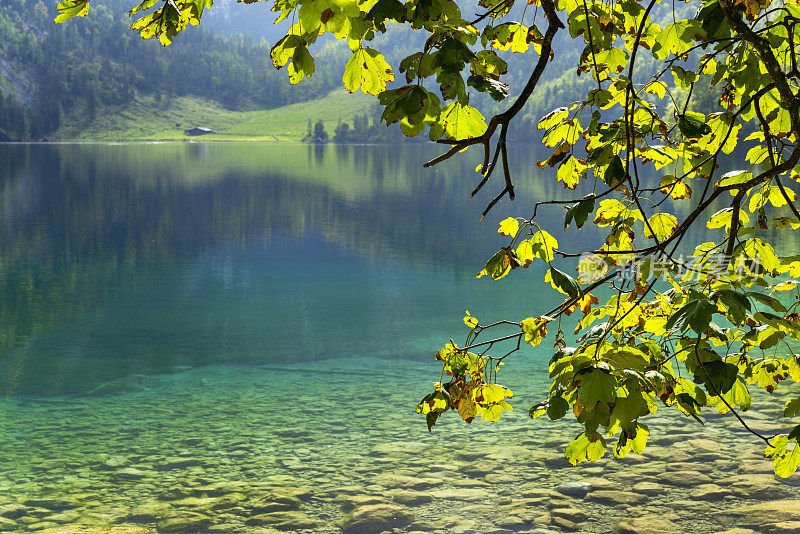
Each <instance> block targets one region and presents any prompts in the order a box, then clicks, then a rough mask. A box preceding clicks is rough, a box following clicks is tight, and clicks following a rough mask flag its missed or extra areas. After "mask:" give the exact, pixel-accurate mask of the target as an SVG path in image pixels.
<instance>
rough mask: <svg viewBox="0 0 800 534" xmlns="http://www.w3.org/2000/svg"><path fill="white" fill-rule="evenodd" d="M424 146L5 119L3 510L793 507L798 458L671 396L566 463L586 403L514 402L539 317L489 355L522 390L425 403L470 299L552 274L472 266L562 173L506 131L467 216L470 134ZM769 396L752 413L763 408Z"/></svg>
mask: <svg viewBox="0 0 800 534" xmlns="http://www.w3.org/2000/svg"><path fill="white" fill-rule="evenodd" d="M437 149H438V147H436V146H433V145H397V146H391V147H386V146H333V145H330V146H308V145H299V144H298V145H289V144H286V145H283V144H280V145H279V144H274V145H260V144H227V143H186V144H134V145H0V228H1V229H2V230H1V231H0V353H1V354H0V392H2V397H0V531H2V530H8V531H21V532H24V531H44V532H61V533H73V532H74V533H78V532H115V533H118V534H125V533H127V534H137V533H146V532H200V531H210V532H221V533H225V532H234V533H235V532H264V533H267V532H304V533H316V532H320V533H328V532H330V533H337V532H342V529H344V530H345V532H347V533H348V534H358V533H364V534H369V533H372V532H374V533H375V534H377V533H378V532H381V531H392V529H395V530H394V531H395V532H415V533H420V532H435V533H439V534H444V533H454V534H455V533H462V534H466V533H468V532H475V533H490V532H491V533H497V534H499V533H507V532H540V533H548V532H570V531H587V532H609V531H612V530H614V529H616V530H617V531H618V532H640V533H646V532H670V531H674V532H685V531H688V530H693V531H696V532H717V531H722V530H725V529H726V528H733V527H735V526H747V527H751V528H754V529H756V530H762V529H767V528H772V527H768V525H772V524H773V523H776V522H779V521H783V520H788V519H792V520H795V519H800V504H799V503H800V501H798V500H796V499H800V488H799V487H798V485H799V484H800V482H798V481H797V480H796V478H797V477H795V479H790V480H788V481H782V480H779V479H776V478H775V477H774V476H773V475H772V474H771V472H772V468H771V464H770V463H769V461H767V460H764V459H763V458H762V457H761V452H762V450H763V447H760V446H759V443H758V442H756V441H755V440H753V439H752V438H751V437H749V436H748V435H747V434H744V433H743V432H740V431H739V430H738V429H736V428H735V427H733V425H731V424H730V422H729V421H728V420H727V419H725V420H723V419H722V418H721V417H719V416H714V414H710V415H709V417H708V421H707V424H706V425H705V426H704V427H701V426H700V425H699V424H697V423H695V422H693V421H692V420H686V419H683V418H682V417H680V416H677V415H675V414H672V413H669V414H662V410H660V411H659V412H658V413H657V414H655V415H654V416H653V417H651V418H649V419H648V423H649V424H650V425H651V443H652V446H649V447H648V449H646V451H645V455H644V456H641V457H639V456H636V455H633V456H632V457H628V458H626V459H625V460H623V461H615V460H614V459H613V458H610V459H609V458H605V459H603V460H602V461H600V462H597V463H595V464H580V465H579V466H576V467H570V466H569V464H568V463H567V462H566V460H565V459H564V455H563V449H564V446H565V445H566V444H567V443H568V442H569V441H570V440H571V439H572V438H574V436H575V435H576V434H578V433H579V432H580V426H579V425H578V424H577V423H574V422H566V421H563V422H559V423H557V424H556V423H550V422H543V421H540V420H531V419H530V418H529V417H528V416H527V411H528V408H529V407H530V406H531V405H532V404H534V403H536V402H538V401H539V400H542V399H543V398H544V397H545V396H546V395H547V388H548V385H549V384H548V379H547V361H548V359H549V358H550V356H551V355H552V352H553V349H552V348H551V347H550V346H549V343H543V344H542V345H540V346H539V347H537V348H536V349H530V348H529V349H528V350H523V351H522V352H521V353H520V354H518V355H516V356H514V357H513V360H511V361H509V365H507V367H506V368H504V369H503V370H501V372H500V377H499V379H498V381H499V382H501V383H503V384H504V385H507V386H509V387H510V388H511V389H512V390H514V392H515V393H516V396H515V397H514V399H512V401H513V402H512V404H513V406H514V407H515V410H516V411H515V412H513V413H509V414H507V415H505V416H504V417H503V419H501V421H500V422H499V423H495V424H490V423H487V422H484V421H475V422H474V423H473V424H471V425H466V424H464V423H463V422H462V421H460V420H459V419H458V417H457V416H456V415H455V414H448V417H443V418H442V419H440V423H439V424H437V426H436V427H435V428H434V430H433V432H431V433H429V432H428V431H427V428H426V425H425V421H424V417H422V416H419V415H417V414H415V413H414V406H415V405H416V403H417V401H419V399H420V398H421V397H422V396H423V395H425V394H426V393H428V392H429V391H430V390H431V388H432V382H434V381H436V380H438V379H439V376H440V372H441V366H439V365H437V362H436V361H434V358H433V354H434V352H435V350H436V349H437V348H438V347H440V346H442V345H444V344H445V343H446V342H447V341H448V340H449V339H450V338H453V339H455V340H456V341H458V342H461V341H463V339H464V336H465V335H466V333H467V330H466V328H465V327H464V324H463V323H462V319H461V318H462V317H463V315H464V311H465V310H467V309H468V310H469V311H470V312H471V313H472V315H474V316H477V317H479V318H480V319H481V320H482V321H489V320H494V319H511V320H519V319H521V318H524V317H527V316H530V315H538V314H541V313H543V312H545V311H547V310H548V309H550V308H551V307H553V305H554V303H556V302H557V298H558V297H557V294H556V293H555V292H551V291H550V290H549V289H548V288H544V287H543V286H542V283H541V280H542V276H543V275H544V270H543V269H542V268H541V267H532V268H531V269H528V270H525V271H523V270H521V269H520V270H518V271H515V272H514V273H512V275H510V276H507V277H506V278H504V279H502V280H499V281H492V280H487V278H486V277H484V278H481V279H477V280H476V279H475V273H477V272H478V271H479V270H480V269H481V268H482V266H483V263H484V262H485V260H486V259H487V258H488V257H490V256H491V255H492V254H493V253H494V252H496V251H497V250H498V249H499V247H500V246H503V245H504V244H505V242H504V241H503V240H502V239H501V236H499V235H498V234H497V223H498V221H499V220H501V219H503V218H505V217H507V216H509V215H513V216H523V215H524V216H529V215H530V213H531V211H532V205H533V203H534V202H535V201H537V200H544V199H547V198H563V195H564V194H565V193H564V190H563V188H562V187H561V185H560V184H556V183H555V180H554V177H553V174H552V172H550V171H549V170H548V171H540V170H538V168H537V167H536V166H535V165H533V161H535V160H536V159H543V158H542V155H540V154H536V152H535V151H534V150H533V149H532V148H530V147H526V146H516V147H514V149H513V150H512V151H511V155H512V161H511V163H512V166H513V167H514V169H515V173H514V174H515V177H516V182H517V188H518V197H517V200H516V201H514V202H513V203H512V202H508V201H503V202H501V203H500V204H499V205H498V206H497V207H496V208H495V209H494V210H492V212H490V214H489V215H488V216H487V218H486V219H485V220H484V221H483V222H478V217H479V215H480V213H481V211H482V210H483V208H484V207H485V206H486V204H487V203H488V201H489V200H490V199H491V197H492V196H493V195H494V194H495V193H496V192H497V189H496V187H498V186H497V184H496V183H491V182H490V184H489V185H488V186H487V188H486V191H483V192H482V193H481V194H479V195H477V196H476V197H475V198H472V199H470V198H469V192H470V191H471V190H472V188H473V187H474V185H475V184H476V183H477V181H478V180H477V178H478V175H477V174H476V173H475V171H474V168H475V165H476V164H477V163H478V158H479V156H480V155H479V154H478V153H477V151H475V154H473V153H471V152H468V153H467V154H464V155H462V156H461V157H459V158H454V159H453V160H451V161H449V162H447V163H446V164H445V165H443V166H441V167H439V168H436V169H423V168H422V167H421V163H422V162H423V161H425V160H426V159H430V158H431V157H433V156H434V155H436V154H437V153H438V152H437ZM568 193H569V194H570V195H575V194H576V193H575V192H568ZM583 193H584V192H581V191H579V192H578V193H577V194H578V195H582V194H583ZM681 209H685V208H681V207H680V206H678V207H677V210H678V212H679V213H680V212H681ZM542 220H544V221H545V222H546V223H547V226H548V230H550V231H551V232H552V233H553V235H555V236H556V237H557V238H558V239H559V242H560V243H561V245H562V247H563V248H566V249H568V250H571V251H578V252H580V251H582V250H586V249H588V248H591V247H592V246H593V244H594V243H597V242H598V240H601V239H602V236H600V234H598V233H597V232H594V231H592V230H591V229H589V228H588V226H587V227H586V228H585V229H584V231H582V232H581V233H580V234H578V235H576V234H575V233H574V232H571V233H569V234H567V235H564V234H563V232H561V227H562V221H563V210H561V209H560V208H552V209H550V210H549V211H545V212H544V216H543V219H542ZM702 233H703V231H702V230H698V231H697V232H695V233H694V234H692V235H691V236H690V238H691V240H692V241H694V242H700V240H701V238H702V237H703V236H702ZM794 239H796V238H791V239H788V242H787V241H784V244H786V246H789V247H792V248H797V243H796V241H794ZM574 268H575V265H574V264H572V265H569V264H568V263H565V264H564V270H567V271H571V270H574ZM770 406H771V408H772V411H770V410H764V411H761V412H748V415H749V420H750V421H752V425H751V426H754V427H756V428H757V429H759V430H762V431H764V432H769V431H770V430H775V429H772V428H771V426H770V420H773V421H774V420H775V417H776V415H775V414H776V412H779V411H780V409H781V408H782V403H781V402H775V401H774V400H773V402H772V404H771V405H770ZM607 456H611V455H610V453H609V454H608V455H607ZM792 499H795V500H792ZM792 503H794V504H792ZM792 507H793V508H792ZM781 514H783V515H781ZM792 514H794V515H792ZM776 528H777V527H776ZM648 529H649V530H648ZM776 532H777V530H776Z"/></svg>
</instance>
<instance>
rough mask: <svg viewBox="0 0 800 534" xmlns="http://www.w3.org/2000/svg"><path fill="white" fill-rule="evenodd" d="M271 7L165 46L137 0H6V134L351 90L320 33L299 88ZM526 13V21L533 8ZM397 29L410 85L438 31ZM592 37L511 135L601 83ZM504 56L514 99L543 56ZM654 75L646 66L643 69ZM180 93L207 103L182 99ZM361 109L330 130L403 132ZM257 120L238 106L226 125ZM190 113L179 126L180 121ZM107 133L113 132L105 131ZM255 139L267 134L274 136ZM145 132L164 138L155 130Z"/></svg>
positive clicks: (214, 22)
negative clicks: (274, 56)
mask: <svg viewBox="0 0 800 534" xmlns="http://www.w3.org/2000/svg"><path fill="white" fill-rule="evenodd" d="M459 4H460V5H461V8H462V13H463V14H464V15H465V16H469V15H470V14H471V13H473V12H475V11H477V9H478V8H477V6H476V5H475V4H474V3H473V2H463V3H462V2H459ZM270 5H271V4H269V3H264V2H259V3H257V4H254V5H240V4H235V3H232V2H230V1H228V2H226V1H218V2H217V3H215V5H214V6H213V7H212V8H211V10H210V12H209V15H208V18H207V19H206V18H204V19H203V20H204V22H203V25H201V26H200V27H196V28H191V29H190V30H188V31H186V32H185V33H182V34H181V35H180V37H179V38H177V39H175V41H174V43H173V44H172V45H171V46H169V47H166V48H164V47H162V46H160V45H159V44H158V43H157V42H155V40H149V41H145V40H142V39H141V38H140V37H139V36H138V35H137V34H136V33H135V32H132V31H130V29H129V27H130V24H131V19H130V18H129V17H128V15H127V9H128V7H129V6H128V5H127V4H126V3H125V2H124V0H103V3H93V4H92V8H91V10H90V11H89V15H88V16H87V17H86V18H85V19H79V20H72V21H69V22H67V23H65V24H54V23H53V18H54V16H55V15H56V11H55V7H54V6H55V3H50V4H45V3H44V2H43V1H42V0H3V3H2V7H0V42H2V43H3V47H2V48H0V140H6V141H8V140H29V139H33V140H40V139H87V138H103V139H108V138H115V137H118V138H120V139H131V138H136V136H135V135H134V136H132V135H131V126H130V124H127V126H125V125H123V126H119V131H120V132H121V133H120V135H119V136H116V133H115V132H116V131H117V130H116V128H117V127H118V126H117V125H119V124H120V123H124V122H125V119H124V117H125V116H135V117H140V118H141V117H143V110H144V114H145V115H146V114H147V113H148V111H147V110H149V109H152V110H153V111H152V113H153V115H158V121H160V122H159V124H166V123H167V122H169V120H172V119H173V118H174V116H175V115H176V114H177V115H180V113H182V112H183V110H186V109H191V108H193V109H203V108H205V107H208V109H209V110H210V111H211V112H212V113H214V114H217V115H219V113H220V112H223V113H224V111H225V110H230V111H237V112H240V111H252V110H265V109H273V108H278V107H282V106H286V105H288V104H292V103H297V102H304V101H307V100H311V99H316V98H321V97H324V96H325V95H328V94H329V93H330V92H331V90H333V89H335V88H341V84H342V72H343V70H344V65H345V63H346V62H347V60H348V59H349V57H350V51H349V50H348V48H347V46H346V44H345V43H342V42H333V41H325V40H320V41H319V42H318V43H317V44H316V45H315V47H320V48H321V49H323V52H322V55H321V56H319V57H318V59H317V62H316V72H315V73H314V75H313V76H312V77H310V78H307V79H304V80H303V81H302V82H301V83H300V84H297V85H290V84H289V82H288V80H287V75H286V72H285V70H282V71H276V70H275V68H274V67H273V65H272V62H271V60H270V55H269V52H270V46H271V43H270V42H269V41H268V39H272V40H277V39H279V38H280V35H282V33H283V31H282V30H285V28H281V27H280V26H274V25H272V24H271V23H270V21H271V20H274V17H275V14H274V13H271V12H269V7H270ZM665 15H666V13H665ZM519 16H520V18H522V16H523V13H519ZM527 18H528V19H529V18H530V14H529V15H528V17H527ZM206 22H208V24H206ZM389 28H390V32H389V33H388V34H386V35H379V36H377V38H376V42H375V45H377V47H378V48H380V49H381V50H382V51H384V53H385V54H386V58H387V60H388V61H389V63H390V64H391V65H392V66H393V67H394V69H395V76H396V79H397V82H396V83H400V82H402V81H403V78H404V75H403V74H401V73H400V72H399V70H398V66H399V64H400V61H401V59H402V58H404V57H405V56H407V55H409V54H411V53H413V52H415V51H419V50H422V49H423V48H424V42H425V39H426V37H427V36H428V35H429V34H426V33H425V32H420V31H417V32H412V31H409V30H407V29H406V30H397V29H391V28H392V26H391V25H389ZM400 31H402V33H398V32H400ZM582 46H583V42H582V41H581V40H573V39H571V38H570V37H569V36H568V35H567V34H562V35H560V36H559V37H558V39H557V42H556V43H554V49H555V50H556V53H555V55H554V57H553V61H552V63H551V64H550V65H549V67H548V74H547V75H546V77H545V81H543V82H542V83H540V84H539V87H537V89H536V91H535V92H534V94H533V96H532V98H531V99H530V100H529V102H528V103H527V105H526V107H525V109H524V112H523V113H522V114H521V116H520V117H519V119H520V120H518V121H516V122H515V123H514V124H513V126H512V128H511V130H510V132H509V136H510V137H511V138H513V139H516V140H533V139H534V138H538V134H537V133H536V124H537V122H538V120H539V118H541V117H542V116H543V115H544V114H546V113H547V112H549V111H550V110H551V109H553V108H554V107H557V106H563V105H567V104H568V103H569V102H571V101H573V100H575V99H577V98H579V97H580V96H581V95H582V94H585V93H586V91H587V90H588V88H589V86H590V85H591V84H592V83H593V82H592V80H591V79H590V78H589V77H588V76H586V75H584V76H583V77H579V76H578V75H577V74H576V73H575V71H574V68H573V67H571V66H572V65H574V64H575V62H576V59H577V57H578V55H579V54H580V53H581V49H582ZM503 55H504V57H505V58H506V60H507V61H508V73H507V74H506V75H505V76H504V77H503V81H505V82H507V83H508V84H509V86H510V95H511V96H510V97H509V98H513V97H514V95H515V94H517V93H518V92H519V90H520V89H521V87H522V86H523V85H524V84H525V81H526V80H527V77H528V76H529V74H530V70H531V68H532V65H531V64H530V62H531V59H530V57H529V55H527V54H510V53H504V54H503ZM641 70H649V66H648V63H647V62H645V61H643V62H641V63H640V64H639V65H638V66H637V72H638V71H641ZM647 74H648V73H646V72H638V75H637V73H635V76H634V77H635V78H637V77H638V78H642V77H644V76H645V75H647ZM175 97H196V98H197V99H199V100H198V101H191V102H188V103H187V102H186V101H180V102H176V101H175V100H174V98H175ZM471 98H472V100H473V103H474V104H475V105H477V107H479V108H480V109H482V110H483V111H484V113H485V114H486V115H487V116H488V115H489V114H490V113H495V112H499V111H501V110H502V109H504V108H505V107H506V106H508V105H509V98H507V99H506V100H504V101H502V102H495V101H493V100H491V99H490V98H489V97H488V96H487V95H486V94H485V93H473V94H472V95H471ZM693 98H694V99H695V100H696V99H698V98H700V99H702V98H704V92H703V91H702V90H696V91H695V93H694V97H693ZM203 102H208V105H207V106H206V105H205V104H203ZM211 108H213V109H211ZM361 109H364V110H365V111H364V112H360V113H359V114H358V116H352V117H351V116H346V117H338V120H339V121H340V122H339V124H338V126H335V124H336V123H333V124H331V123H330V121H329V122H328V124H327V125H326V126H327V128H328V131H327V132H326V134H328V135H329V136H330V138H331V139H333V140H336V141H341V142H353V141H380V140H386V139H387V138H388V137H400V134H399V132H398V131H396V129H390V130H387V129H386V128H385V127H384V126H382V125H379V124H378V122H379V116H380V112H379V111H378V110H377V107H375V108H373V109H372V110H371V111H368V108H367V107H365V106H364V105H363V104H362V105H361ZM176 110H177V112H174V111H176ZM662 111H666V110H662ZM205 115H207V114H205ZM205 115H201V116H205ZM120 117H123V119H121V120H120ZM248 119H249V117H246V116H240V115H237V114H231V115H229V116H227V117H224V119H223V120H222V121H221V123H222V124H232V123H235V122H236V121H239V120H248ZM315 120H316V119H315ZM333 120H337V118H334V119H333ZM342 121H346V122H342ZM179 122H180V120H177V121H175V122H173V123H172V124H171V126H172V125H175V126H176V127H177V123H179ZM125 128H127V131H124V132H123V130H124V129H125ZM100 131H103V132H104V133H105V134H106V135H97V133H96V132H100ZM180 131H181V130H179V129H175V131H174V132H171V136H167V137H164V138H174V136H175V135H178V133H177V132H180ZM239 131H240V133H241V129H239ZM268 133H269V135H273V132H268ZM253 137H258V138H263V137H264V134H263V133H261V134H260V136H259V135H254V136H253ZM300 137H302V135H301V136H300ZM141 138H153V133H152V132H150V133H147V134H146V135H142V136H141Z"/></svg>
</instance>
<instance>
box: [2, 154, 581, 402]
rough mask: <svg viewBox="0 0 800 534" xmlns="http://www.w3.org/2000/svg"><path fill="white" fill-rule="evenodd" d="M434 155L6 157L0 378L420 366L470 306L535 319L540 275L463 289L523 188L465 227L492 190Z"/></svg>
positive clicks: (46, 385) (39, 389) (93, 382)
mask: <svg viewBox="0 0 800 534" xmlns="http://www.w3.org/2000/svg"><path fill="white" fill-rule="evenodd" d="M23 148H24V150H23ZM435 148H436V147H428V148H426V149H420V148H419V147H408V148H406V147H403V148H402V149H401V150H398V149H390V148H389V147H362V148H361V150H362V152H358V149H359V147H350V149H348V150H346V151H344V152H343V151H341V150H338V149H334V147H328V148H327V149H326V151H324V152H323V153H322V156H320V153H319V152H317V151H314V152H308V151H307V150H306V149H307V147H304V146H289V147H285V146H266V147H265V146H259V147H258V150H257V151H256V152H257V153H258V154H259V156H258V157H257V158H256V159H255V160H252V161H251V160H249V159H247V157H248V156H251V155H252V153H253V152H254V150H253V149H252V148H251V147H242V146H239V145H231V146H225V145H215V146H209V147H204V149H203V151H202V154H203V157H202V158H199V159H198V157H197V150H196V149H197V147H194V146H180V145H171V146H163V145H156V146H149V145H129V146H102V145H101V146H92V147H86V146H70V145H66V146H29V147H13V148H12V147H4V148H3V150H4V152H5V153H6V155H7V156H8V158H7V159H6V160H5V163H6V165H7V167H6V169H5V171H4V173H3V176H2V180H1V181H0V193H2V194H3V195H2V196H3V198H4V200H5V205H6V206H9V207H10V208H9V209H7V210H5V218H4V221H3V229H4V232H3V233H2V239H1V240H0V248H2V249H3V252H4V253H3V258H4V260H5V261H4V262H3V264H2V269H1V272H0V275H2V276H1V279H2V296H3V298H2V300H0V314H2V320H3V323H4V324H3V326H4V330H5V332H4V337H3V339H2V341H3V344H2V345H0V366H2V367H3V368H4V370H5V371H6V372H4V373H2V374H1V376H2V378H0V387H2V390H3V392H4V393H5V394H6V395H14V396H18V395H59V394H69V395H82V394H87V393H92V392H97V391H101V392H102V391H106V389H107V388H106V387H105V386H106V385H108V384H110V383H115V382H114V381H119V380H122V379H126V377H128V378H130V377H143V376H150V375H157V374H164V373H178V372H183V371H186V370H188V369H193V368H197V367H199V366H205V365H218V364H249V365H259V366H284V367H285V366H290V365H293V364H296V363H300V362H304V363H306V364H307V363H308V362H319V361H324V360H330V359H335V358H364V357H367V358H381V359H386V360H389V361H395V360H396V361H404V362H406V363H412V362H425V363H427V362H433V354H434V352H435V350H436V349H437V348H438V347H441V346H442V345H444V344H445V343H447V341H448V340H449V339H450V338H453V339H454V340H456V341H457V342H459V343H461V342H462V341H463V339H464V337H465V335H466V333H467V329H466V328H465V326H464V325H463V323H462V320H461V318H462V317H463V315H464V311H465V310H467V309H468V310H469V311H470V312H471V313H472V314H473V315H474V316H477V317H479V318H480V319H481V320H482V321H485V322H489V321H493V320H497V319H513V320H519V319H521V318H524V317H526V316H529V315H531V313H533V312H538V313H542V312H543V311H545V310H546V309H549V307H551V305H552V303H553V302H555V300H557V299H558V297H557V295H556V294H555V292H550V291H548V290H544V291H543V288H542V286H541V280H542V277H543V275H544V267H543V266H537V267H534V268H531V269H528V270H524V272H523V270H521V269H520V270H519V271H518V272H516V273H515V274H514V275H513V276H508V277H506V278H504V279H502V280H499V281H492V280H490V279H488V277H484V278H481V279H479V280H476V278H475V274H476V273H477V271H479V270H480V269H481V268H482V266H483V262H484V261H485V260H486V259H487V258H488V257H489V256H491V255H492V254H493V253H494V252H496V250H497V249H498V248H499V247H500V246H503V245H504V244H506V241H507V239H506V238H503V237H502V236H499V235H498V234H497V221H499V220H501V219H502V218H504V217H506V216H508V215H519V214H521V213H525V212H526V211H529V210H530V206H531V204H532V203H531V200H532V199H533V198H534V197H533V196H532V195H530V194H524V193H523V194H522V195H520V197H519V198H518V201H516V202H515V203H508V202H504V203H501V205H499V206H498V208H497V209H496V210H494V211H493V212H492V214H491V215H490V217H487V219H486V220H485V221H484V222H482V223H479V222H478V220H477V219H478V217H477V216H478V214H479V213H480V211H481V210H482V208H483V207H484V206H485V203H486V202H487V201H488V199H489V198H491V195H492V194H494V192H493V191H490V190H487V191H486V192H485V194H483V195H479V196H478V198H476V199H469V197H468V192H467V191H466V190H465V189H464V188H465V185H468V184H469V183H470V182H472V181H474V178H473V177H474V171H472V167H471V165H472V163H471V162H469V161H468V159H465V160H464V161H462V162H461V163H459V164H458V165H450V166H449V167H446V168H444V169H443V170H442V171H441V172H438V171H437V172H431V171H424V170H422V169H421V167H420V166H419V162H420V161H424V158H425V157H426V156H427V155H428V154H426V153H424V151H425V150H427V151H428V152H430V153H435V152H434V151H433V149H435ZM421 150H422V152H421ZM11 158H13V159H14V160H15V162H16V163H15V165H12V163H13V162H10V161H9V159H11ZM387 158H388V160H387ZM287 161H288V162H293V163H291V164H289V165H288V166H283V167H282V166H281V165H283V164H284V163H286V162H287ZM354 161H355V163H354ZM409 162H411V163H409ZM297 165H299V166H300V168H297ZM467 166H469V169H467V168H466V167H467ZM468 172H469V174H467V173H468ZM529 173H530V169H528V168H524V167H521V171H520V174H521V175H522V177H521V179H523V180H524V179H528V180H530V179H532V177H531V176H530V174H529ZM465 176H466V177H468V180H469V181H466V180H464V177H465ZM534 185H536V187H538V188H542V187H544V186H545V182H544V181H542V183H540V184H534ZM551 186H556V184H551ZM556 187H557V186H556ZM550 189H553V188H552V187H550V186H548V187H547V189H546V190H543V192H542V193H541V194H545V193H546V192H547V191H549V190H550ZM555 191H557V192H558V191H559V190H558V189H555ZM11 208H13V209H11ZM558 230H559V228H558V226H557V225H556V226H555V230H552V229H551V231H553V232H554V233H557V231H558ZM557 235H558V234H557ZM570 244H571V245H574V244H575V243H574V242H573V243H570ZM517 331H518V330H517ZM499 333H500V334H502V333H504V332H499ZM540 352H541V354H539V352H535V353H533V354H534V355H536V357H537V358H544V357H549V353H548V351H547V350H546V349H545V350H544V351H540ZM528 354H529V355H530V354H531V351H528ZM98 388H99V389H98Z"/></svg>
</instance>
